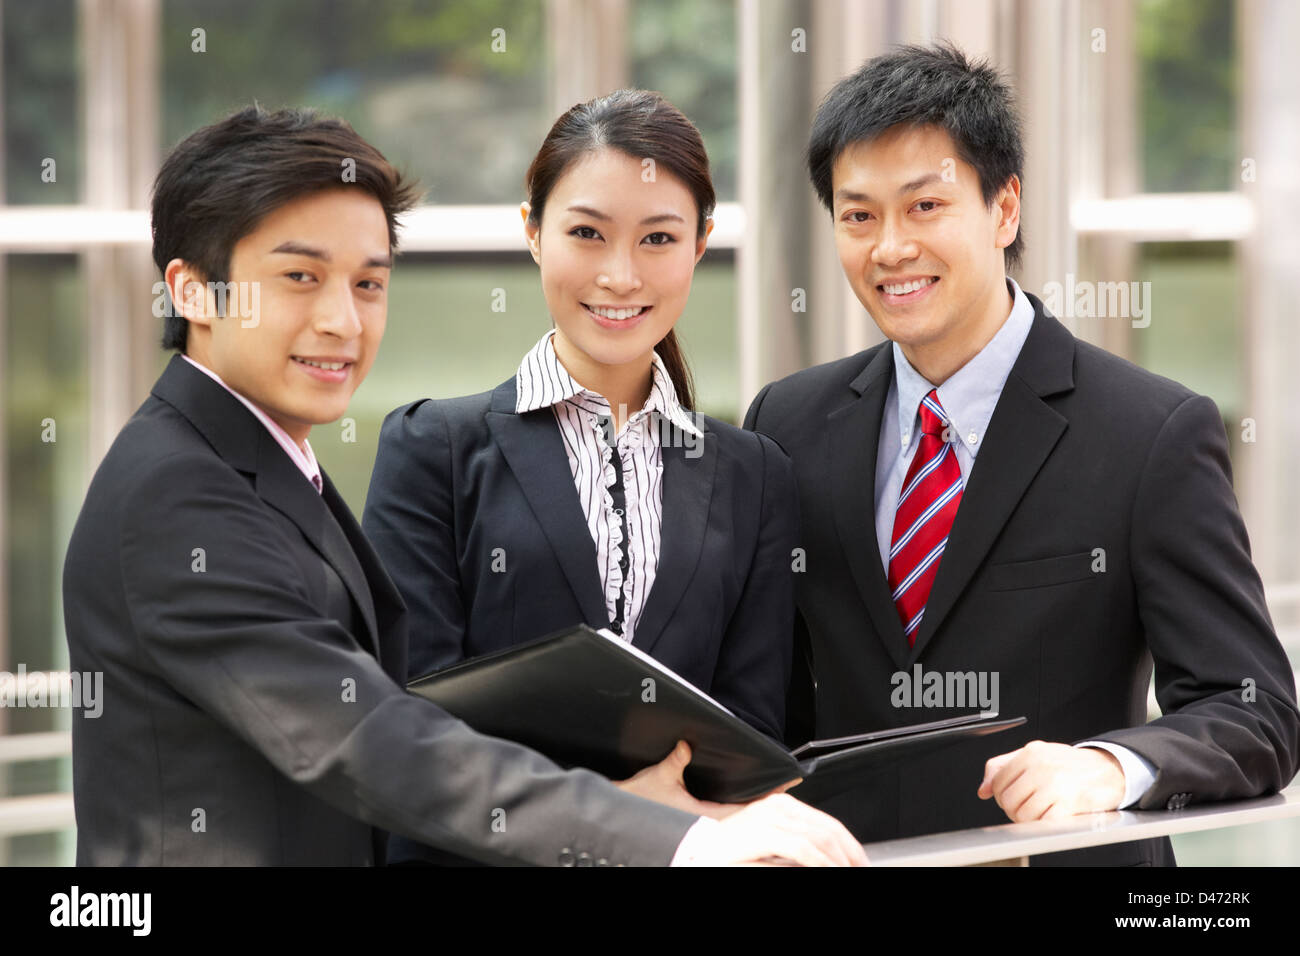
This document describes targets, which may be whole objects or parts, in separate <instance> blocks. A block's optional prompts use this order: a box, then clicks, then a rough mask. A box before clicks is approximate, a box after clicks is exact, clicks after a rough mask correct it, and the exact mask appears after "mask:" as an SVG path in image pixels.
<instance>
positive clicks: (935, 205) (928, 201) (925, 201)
mask: <svg viewBox="0 0 1300 956" xmlns="http://www.w3.org/2000/svg"><path fill="white" fill-rule="evenodd" d="M922 206H928V207H930V208H929V209H921V207H922ZM916 208H917V209H918V210H920V211H921V212H931V211H933V210H935V209H938V208H939V204H938V203H937V202H935V201H934V200H933V199H922V200H921V201H920V202H919V203H917V204H916Z"/></svg>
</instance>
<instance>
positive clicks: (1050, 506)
mask: <svg viewBox="0 0 1300 956" xmlns="http://www.w3.org/2000/svg"><path fill="white" fill-rule="evenodd" d="M808 164H809V170H810V173H811V175H812V180H813V185H814V186H815V188H816V190H817V193H818V195H819V197H820V198H821V200H822V202H823V203H824V204H825V206H826V207H827V209H828V210H829V211H830V212H831V215H832V223H833V228H834V231H835V242H836V248H837V250H838V252H839V256H840V262H841V264H842V266H843V268H844V272H845V275H846V276H847V277H848V280H849V283H850V285H852V287H853V289H854V292H855V293H856V294H857V296H858V299H859V300H860V301H861V302H862V304H863V306H864V307H865V308H866V309H867V311H868V312H869V313H870V314H871V317H872V318H873V319H874V320H875V322H876V324H877V325H878V326H879V327H880V329H881V331H882V332H883V333H884V335H885V337H886V338H887V339H889V340H890V341H888V342H885V343H884V344H883V345H880V346H877V347H875V348H872V349H868V350H867V351H865V352H862V353H860V354H858V355H854V356H851V357H849V358H846V359H841V360H839V361H835V362H831V363H828V364H826V365H822V366H818V367H815V368H811V369H807V370H805V371H802V372H798V373H796V374H794V375H792V376H790V377H789V378H786V379H784V380H782V381H779V382H776V383H773V384H771V385H769V386H767V387H766V388H764V389H763V390H762V392H760V394H759V395H758V396H757V397H756V398H755V400H754V403H753V405H752V406H751V408H750V410H749V414H748V416H747V418H746V425H747V426H748V427H751V428H754V429H756V430H758V431H761V432H764V433H766V434H768V435H770V436H771V437H773V438H776V439H777V441H779V442H780V443H781V444H782V446H783V447H784V448H785V450H786V451H787V452H788V453H789V454H790V456H791V458H792V459H793V461H794V464H795V470H796V475H797V482H798V484H799V491H800V495H799V497H800V507H801V509H802V511H801V514H802V521H803V532H802V534H803V539H802V542H801V543H802V544H803V546H804V548H805V549H806V554H807V571H806V572H805V573H804V574H802V575H800V576H799V577H800V583H799V585H798V588H799V593H798V607H799V619H798V622H797V626H796V631H797V638H798V640H799V641H800V643H801V644H802V652H801V653H797V654H796V657H797V659H800V660H803V661H805V662H806V663H807V665H808V673H807V674H806V675H805V678H804V680H803V681H802V682H801V687H802V689H803V693H802V694H800V693H799V692H798V691H797V690H792V696H793V697H794V699H793V700H792V701H791V705H790V707H791V717H790V721H789V723H788V726H789V727H790V728H791V736H795V737H801V738H806V737H807V736H809V735H810V733H812V732H813V731H814V730H815V734H816V736H818V737H833V736H837V735H840V734H849V733H853V732H859V731H865V730H870V729H875V728H879V727H883V726H894V725H902V724H908V723H917V722H920V721H923V720H927V719H933V718H936V717H941V716H948V715H951V714H953V713H959V712H962V708H963V706H964V707H966V708H969V707H974V706H978V705H976V704H975V700H974V698H973V695H970V693H969V692H970V691H971V689H972V688H973V687H974V686H975V685H974V684H973V683H972V682H971V678H974V679H975V681H976V682H980V683H979V686H982V687H984V688H986V689H987V688H995V689H996V696H997V697H999V698H1000V700H999V702H998V704H997V705H995V706H998V707H1000V710H1001V712H1002V713H1003V714H1004V715H1005V716H1016V715H1024V716H1025V717H1027V718H1028V723H1027V724H1026V725H1025V726H1024V727H1023V728H1022V729H1018V730H1013V731H1008V732H1006V733H1003V734H999V735H996V736H991V737H987V738H980V739H977V740H975V741H973V742H969V743H963V744H959V745H954V746H952V747H951V748H949V749H946V750H944V751H942V752H939V753H935V754H934V755H932V756H922V757H917V758H915V759H911V760H906V761H903V762H900V763H898V764H897V765H895V766H892V767H890V768H887V769H885V770H884V771H882V772H881V773H880V774H879V776H878V777H877V778H875V779H873V780H872V781H870V782H869V784H867V785H865V786H864V787H863V788H862V789H861V790H859V791H857V792H855V793H851V794H841V795H837V796H832V797H827V798H825V799H823V800H819V801H816V802H817V804H818V805H819V806H821V807H822V808H823V809H827V810H829V811H830V812H832V813H835V814H837V815H839V816H840V818H841V819H843V820H844V821H845V822H846V823H847V824H849V826H850V828H851V829H852V830H853V831H854V833H855V835H857V836H858V837H859V838H861V839H864V840H868V841H870V840H877V839H888V838H894V837H901V836H910V835H913V834H918V833H923V832H933V831H943V830H954V829H964V828H968V827H975V826H984V825H991V824H995V823H998V822H1006V819H1007V818H1010V819H1011V820H1013V821H1024V820H1036V819H1041V818H1052V817H1059V816H1062V815H1067V814H1074V813H1086V812H1089V811H1097V810H1111V809H1115V808H1120V807H1138V808H1141V809H1159V808H1170V809H1177V808H1180V807H1182V806H1185V805H1186V804H1188V803H1191V802H1200V801H1207V800H1222V799H1229V798H1234V797H1249V796H1254V795H1257V794H1261V793H1266V792H1270V791H1275V790H1278V789H1280V788H1281V787H1284V786H1286V785H1287V783H1289V782H1290V780H1291V778H1292V776H1293V775H1294V774H1295V772H1296V766H1297V760H1298V759H1300V716H1298V715H1297V710H1296V703H1295V687H1294V681H1293V678H1292V673H1291V667H1290V664H1289V663H1288V661H1287V658H1286V655H1285V653H1284V652H1283V650H1282V648H1281V646H1280V645H1279V643H1278V640H1277V637H1276V635H1275V634H1274V631H1273V627H1272V624H1271V621H1270V619H1269V615H1268V611H1267V609H1266V607H1265V604H1264V594H1263V589H1262V587H1261V585H1260V581H1259V576H1258V574H1257V573H1256V571H1255V569H1254V567H1253V566H1252V564H1251V560H1250V552H1249V544H1248V541H1247V538H1246V530H1245V527H1244V526H1243V524H1242V520H1241V517H1240V515H1239V513H1238V510H1237V505H1236V500H1235V498H1234V496H1233V491H1232V480H1231V475H1230V471H1229V459H1228V445H1227V441H1226V437H1225V434H1224V428H1223V424H1222V421H1221V419H1220V417H1219V415H1218V412H1217V410H1216V408H1215V406H1214V403H1213V402H1212V401H1210V400H1209V399H1208V398H1205V397H1203V396H1198V395H1195V394H1193V393H1192V392H1190V391H1189V390H1187V389H1186V388H1184V387H1182V386H1181V385H1179V384H1177V383H1176V382H1172V381H1170V380H1168V379H1165V378H1161V377H1159V376H1156V375H1153V374H1151V373H1149V372H1146V371H1144V370H1142V369H1140V368H1138V367H1136V366H1134V365H1131V364H1129V363H1128V362H1125V361H1123V360H1121V359H1118V358H1116V357H1114V356H1112V355H1110V354H1108V353H1107V352H1104V351H1102V350H1100V349H1098V348H1094V347H1093V346H1091V345H1088V344H1086V343H1083V342H1080V341H1078V340H1076V339H1075V338H1074V337H1073V336H1072V335H1071V334H1070V333H1069V332H1068V331H1067V330H1066V329H1065V327H1064V326H1062V325H1061V324H1060V323H1059V322H1058V321H1057V320H1056V319H1055V318H1053V317H1052V316H1051V315H1050V314H1048V313H1047V312H1046V310H1045V309H1044V308H1043V305H1042V303H1041V302H1040V301H1039V300H1038V299H1037V298H1035V297H1034V296H1032V295H1028V294H1026V293H1024V292H1022V291H1021V290H1020V289H1019V287H1018V286H1017V285H1016V284H1015V282H1013V281H1012V280H1011V279H1009V278H1007V277H1006V269H1007V265H1008V264H1009V263H1010V264H1014V263H1015V262H1016V261H1017V260H1018V257H1019V253H1020V248H1021V244H1022V240H1021V237H1020V236H1019V214H1020V179H1021V170H1022V167H1023V150H1022V147H1021V141H1020V132H1019V122H1018V120H1017V118H1016V115H1015V112H1014V110H1013V108H1012V105H1011V97H1010V92H1009V90H1008V89H1007V87H1006V86H1005V85H1004V84H1003V82H1002V81H1001V80H1000V78H999V77H998V76H997V74H996V73H995V72H994V71H993V70H991V69H990V68H988V67H987V66H986V65H983V64H976V65H972V64H970V63H968V62H967V60H966V59H965V58H964V56H963V55H962V54H961V53H960V52H959V51H957V50H955V49H953V48H951V47H936V48H918V47H908V48H904V49H901V50H899V51H897V52H894V53H891V54H888V55H886V56H883V57H880V58H877V59H875V60H872V61H870V62H868V63H867V64H866V65H865V66H864V67H863V68H862V69H861V70H860V71H858V72H857V73H856V74H854V75H853V76H850V77H848V78H847V79H845V80H843V81H841V82H840V83H839V84H838V85H837V86H836V87H835V88H834V89H833V90H832V91H831V92H830V93H829V94H828V95H827V97H826V99H825V100H824V101H823V103H822V105H821V107H820V109H819V110H818V113H817V117H816V120H815V121H814V124H813V130H812V135H811V141H810V145H809V150H808ZM1153 661H1154V668H1155V681H1156V696H1157V699H1158V701H1159V703H1160V706H1161V709H1162V711H1163V716H1162V717H1160V718H1158V719H1156V720H1153V721H1150V722H1147V721H1146V700H1147V686H1148V681H1149V678H1150V676H1151V671H1152V664H1153ZM918 668H919V669H918ZM931 675H937V680H938V681H941V682H942V683H941V684H939V685H936V683H935V680H936V678H935V677H933V676H931ZM809 678H810V679H809ZM995 682H996V683H995ZM915 683H920V684H921V685H923V686H924V687H925V688H926V689H927V690H928V691H934V689H935V688H936V687H941V688H942V690H943V691H944V693H940V692H937V691H934V692H933V693H921V692H920V690H921V688H919V687H915V688H914V687H913V684H915ZM962 698H965V699H964V700H963V699H962ZM918 703H921V704H923V705H926V704H928V705H931V706H929V707H927V708H926V709H918V707H917V706H916V705H917V704H918ZM936 707H937V709H936ZM801 714H802V720H801V719H800V715H801ZM1013 735H1014V739H1012V738H1013ZM795 792H796V793H798V792H799V791H798V790H796V791H795ZM810 799H811V797H810ZM1172 861H1173V857H1172V852H1171V849H1170V846H1169V843H1168V841H1167V840H1153V841H1143V842H1139V843H1128V844H1117V845H1112V846H1106V847H1100V848H1097V849H1095V850H1088V851H1079V852H1075V853H1069V854H1057V855H1053V856H1052V857H1047V858H1038V859H1037V860H1036V862H1039V863H1052V862H1069V863H1082V862H1088V863H1107V864H1121V863H1139V864H1140V863H1146V864H1151V863H1172Z"/></svg>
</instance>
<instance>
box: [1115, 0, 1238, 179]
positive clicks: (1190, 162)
mask: <svg viewBox="0 0 1300 956" xmlns="http://www.w3.org/2000/svg"><path fill="white" fill-rule="evenodd" d="M1234 9H1235V8H1234V5H1233V3H1232V2H1231V0H1141V3H1140V5H1139V6H1138V9H1137V49H1138V62H1139V70H1140V73H1139V76H1140V85H1141V94H1140V95H1141V110H1142V114H1141V116H1142V119H1141V124H1140V125H1141V134H1142V141H1143V144H1142V145H1143V148H1142V170H1143V177H1144V182H1145V187H1144V188H1145V190H1146V191H1148V192H1196V191H1205V190H1211V191H1218V190H1230V189H1233V188H1234V187H1235V186H1236V184H1237V176H1238V171H1239V169H1240V156H1239V154H1238V150H1239V146H1238V137H1237V125H1236V124H1237V96H1238V83H1239V79H1238V77H1239V69H1238V58H1237V52H1236V22H1235V17H1234Z"/></svg>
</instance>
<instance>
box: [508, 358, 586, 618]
mask: <svg viewBox="0 0 1300 956" xmlns="http://www.w3.org/2000/svg"><path fill="white" fill-rule="evenodd" d="M487 422H488V427H489V428H490V429H491V430H492V437H493V439H494V440H495V441H496V443H497V447H499V448H500V449H501V454H502V455H503V456H504V457H505V460H506V464H508V465H509V466H510V470H511V472H513V473H514V476H515V480H516V481H518V482H519V487H520V488H522V489H523V492H524V497H525V498H526V499H527V500H528V505H529V507H530V508H531V509H532V512H533V517H535V518H536V519H537V523H538V524H540V525H541V526H542V531H543V533H544V534H545V535H546V539H547V541H549V542H550V545H551V550H552V551H554V552H555V560H556V561H557V562H558V563H559V565H560V569H561V570H562V571H563V572H564V576H565V578H566V579H567V580H568V582H569V587H570V588H571V589H572V591H573V596H574V599H575V600H576V601H577V603H578V608H579V610H581V612H582V616H583V618H584V620H587V621H605V622H607V621H608V620H609V615H608V614H607V613H606V610H605V598H604V593H603V592H602V591H601V587H600V572H599V571H598V570H597V565H596V546H595V545H594V544H593V543H592V540H591V535H590V533H588V531H587V516H586V515H584V514H583V513H582V503H581V502H580V501H579V500H578V491H577V489H576V488H575V487H574V486H573V475H572V474H570V472H569V464H568V456H567V455H566V454H565V452H564V441H563V439H562V438H561V437H560V429H559V426H558V425H557V424H556V421H555V413H554V412H552V411H551V409H549V408H541V409H538V410H537V411H533V412H525V413H524V414H522V415H520V414H518V413H517V412H516V411H515V382H514V379H510V380H509V381H507V382H504V383H502V384H501V385H500V386H498V387H497V389H496V391H495V392H494V393H493V396H492V408H491V410H490V411H489V412H488V414H487Z"/></svg>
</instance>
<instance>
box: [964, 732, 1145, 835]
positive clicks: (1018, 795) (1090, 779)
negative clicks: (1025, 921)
mask: <svg viewBox="0 0 1300 956" xmlns="http://www.w3.org/2000/svg"><path fill="white" fill-rule="evenodd" d="M989 797H994V798H995V799H996V800H997V802H998V806H1000V807H1001V808H1002V809H1003V810H1004V811H1006V814H1007V816H1008V817H1010V818H1011V820H1012V821H1013V822H1015V823H1024V822H1025V821H1027V820H1053V819H1057V818H1059V817H1067V816H1070V815H1072V814H1075V813H1093V812H1095V811H1098V810H1114V809H1115V808H1116V807H1118V806H1119V802H1120V801H1121V800H1123V799H1124V771H1123V770H1121V769H1120V765H1119V761H1118V760H1116V759H1115V758H1114V757H1113V756H1112V755H1111V754H1110V753H1108V752H1106V751H1105V750H1100V749H1098V748H1095V747H1070V746H1067V745H1066V744H1049V743H1044V742H1043V741H1041V740H1031V741H1030V742H1029V743H1027V744H1025V746H1023V747H1021V748H1020V749H1019V750H1013V751H1011V752H1010V753H1005V754H999V755H998V756H996V757H993V758H992V759H991V760H989V761H988V763H986V764H985V765H984V780H983V782H982V783H980V788H979V798H980V799H981V800H987V799H988V798H989Z"/></svg>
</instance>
